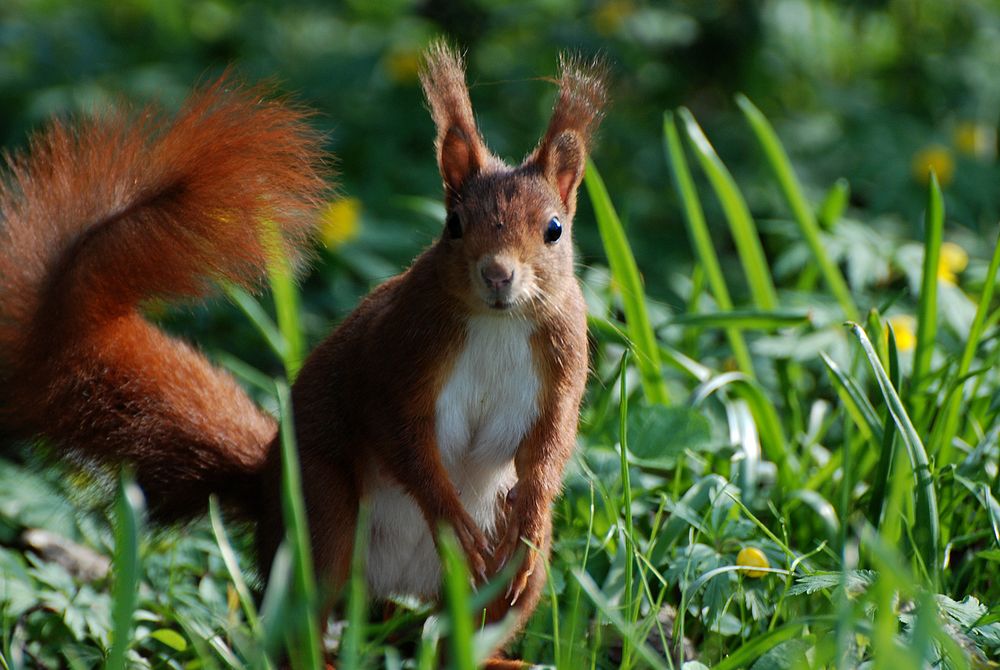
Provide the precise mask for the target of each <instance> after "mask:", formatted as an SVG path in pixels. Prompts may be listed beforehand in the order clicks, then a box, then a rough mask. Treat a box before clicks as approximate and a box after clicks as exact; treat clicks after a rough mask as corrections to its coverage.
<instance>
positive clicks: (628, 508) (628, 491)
mask: <svg viewBox="0 0 1000 670" xmlns="http://www.w3.org/2000/svg"><path fill="white" fill-rule="evenodd" d="M619 369H620V370H621V374H620V375H619V378H618V388H619V390H620V401H619V402H620V404H619V406H618V410H619V411H618V431H619V432H618V434H619V436H620V438H619V446H620V447H621V461H620V464H619V465H620V468H621V481H622V508H623V511H624V513H625V532H624V538H623V539H624V541H625V612H626V613H627V614H628V615H629V616H631V614H632V608H633V605H632V598H633V594H634V593H635V591H634V589H633V570H634V565H635V560H634V558H633V557H634V556H635V542H634V538H635V535H634V533H635V525H634V524H633V522H632V482H631V479H630V478H629V471H628V386H627V385H626V383H625V377H626V372H627V371H628V349H626V350H625V352H624V353H623V354H622V360H621V365H620V368H619ZM631 665H632V644H631V640H630V639H629V638H628V637H627V636H626V637H624V638H623V639H622V661H621V667H623V668H629V667H631Z"/></svg>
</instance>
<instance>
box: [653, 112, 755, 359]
mask: <svg viewBox="0 0 1000 670" xmlns="http://www.w3.org/2000/svg"><path fill="white" fill-rule="evenodd" d="M663 141H664V148H665V150H666V154H667V163H669V164H670V172H671V174H672V175H673V178H674V187H675V188H676V189H677V193H678V195H679V196H680V198H681V204H682V205H683V207H684V221H685V223H686V224H687V229H688V235H689V236H690V237H691V244H692V246H693V247H694V252H695V255H697V256H698V262H699V263H700V264H701V267H702V268H704V271H705V276H706V279H707V280H708V286H709V288H710V289H711V291H712V296H713V297H714V298H715V302H716V303H717V304H718V305H719V308H720V309H721V310H723V311H726V312H731V311H732V309H733V301H732V298H730V297H729V288H728V287H727V286H726V280H725V278H724V277H723V275H722V266H721V265H720V264H719V257H718V255H717V254H716V253H715V247H714V246H713V244H712V236H711V234H710V233H709V231H708V225H707V224H706V223H705V213H704V211H703V210H702V208H701V202H700V201H699V200H698V193H697V191H696V190H695V186H694V180H693V179H691V171H690V170H689V169H688V165H687V160H686V159H685V158H684V150H683V148H682V147H681V140H680V136H679V135H678V133H677V124H676V123H675V122H674V116H673V114H671V113H670V112H667V113H666V114H664V116H663ZM726 337H727V338H728V340H729V346H730V348H732V350H733V358H735V359H736V365H737V366H738V367H739V369H740V371H741V372H743V374H745V375H747V376H748V377H754V376H755V375H754V371H753V362H752V361H751V359H750V350H749V349H748V348H747V345H746V342H745V341H744V340H743V335H742V334H741V333H740V331H739V330H738V329H736V328H727V329H726Z"/></svg>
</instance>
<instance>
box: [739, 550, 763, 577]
mask: <svg viewBox="0 0 1000 670" xmlns="http://www.w3.org/2000/svg"><path fill="white" fill-rule="evenodd" d="M736 565H738V566H740V567H741V568H743V569H742V570H741V572H742V573H743V574H745V575H746V576H747V577H751V578H753V579H757V578H758V577H763V576H764V575H766V574H767V572H765V571H764V570H753V569H752V568H769V567H771V564H770V563H768V562H767V556H765V555H764V552H763V551H761V550H760V549H757V548H756V547H743V548H742V549H740V553H739V554H737V555H736Z"/></svg>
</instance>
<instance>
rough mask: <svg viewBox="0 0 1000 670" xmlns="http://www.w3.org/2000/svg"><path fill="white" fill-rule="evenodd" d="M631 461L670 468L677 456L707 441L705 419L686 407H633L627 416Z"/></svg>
mask: <svg viewBox="0 0 1000 670" xmlns="http://www.w3.org/2000/svg"><path fill="white" fill-rule="evenodd" d="M628 426H629V427H628V435H629V437H628V444H629V453H630V454H631V455H632V460H633V461H635V462H636V463H638V464H640V465H646V466H649V467H672V466H673V465H674V464H675V463H676V460H677V456H679V455H680V454H682V453H684V451H685V450H688V449H690V450H691V451H693V452H698V451H701V450H703V449H705V448H707V447H708V446H709V445H710V444H711V439H712V433H711V426H710V425H709V423H708V419H706V418H705V416H704V415H703V414H702V413H701V412H698V411H695V410H693V409H691V408H688V407H678V406H675V407H664V406H662V405H652V406H648V405H647V406H642V405H638V406H633V409H632V411H631V412H629V418H628Z"/></svg>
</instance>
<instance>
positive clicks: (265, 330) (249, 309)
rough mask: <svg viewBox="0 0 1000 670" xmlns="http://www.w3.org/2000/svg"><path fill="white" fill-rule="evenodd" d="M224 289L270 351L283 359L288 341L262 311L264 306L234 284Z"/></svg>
mask: <svg viewBox="0 0 1000 670" xmlns="http://www.w3.org/2000/svg"><path fill="white" fill-rule="evenodd" d="M225 291H226V295H227V296H228V297H229V299H230V300H232V301H233V302H235V303H236V306H237V307H239V308H240V311H242V312H243V314H244V315H245V316H246V317H247V318H248V319H250V323H252V324H253V325H254V327H255V328H256V329H257V331H258V332H259V333H260V334H261V336H262V337H263V338H264V341H265V342H267V345H268V346H269V347H270V348H271V351H273V352H274V353H275V354H277V355H278V358H280V359H281V360H284V359H285V357H286V356H288V341H287V340H286V339H285V337H284V335H282V333H281V331H280V330H279V329H278V327H277V326H276V325H275V323H274V321H273V320H272V319H271V317H270V316H268V314H267V312H265V311H264V308H263V307H261V306H260V303H259V302H257V300H255V299H254V297H253V296H252V295H250V294H249V293H247V292H246V291H244V290H243V289H242V288H240V287H239V286H236V285H235V284H229V285H227V286H226V287H225Z"/></svg>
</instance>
